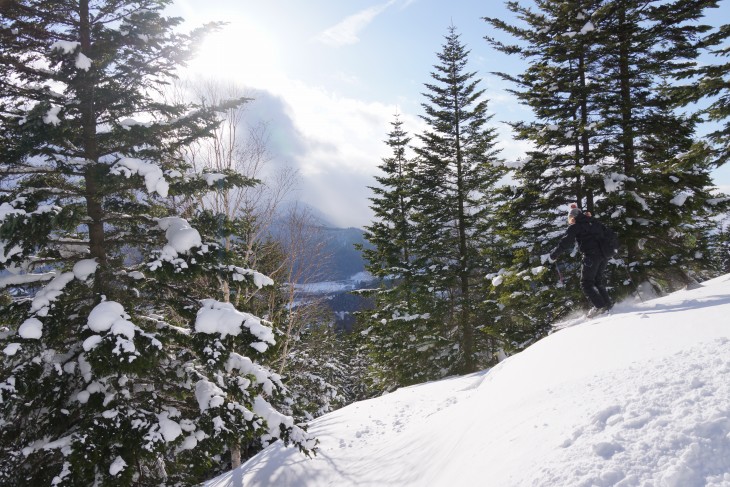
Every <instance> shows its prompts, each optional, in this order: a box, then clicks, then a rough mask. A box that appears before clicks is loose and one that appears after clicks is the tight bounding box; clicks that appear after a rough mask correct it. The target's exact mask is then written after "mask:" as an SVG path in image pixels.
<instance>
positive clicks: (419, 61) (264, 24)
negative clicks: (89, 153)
mask: <svg viewBox="0 0 730 487" xmlns="http://www.w3.org/2000/svg"><path fill="white" fill-rule="evenodd" d="M723 1H725V2H727V0H723ZM720 10H721V12H719V15H714V16H713V19H712V22H713V23H715V22H717V23H720V22H728V21H730V8H728V7H727V5H725V6H724V7H723V8H722V9H720ZM170 13H172V14H175V15H180V16H182V17H184V18H185V19H186V26H187V27H191V28H192V27H194V26H197V25H200V24H201V23H203V22H207V21H212V20H222V21H226V22H228V25H227V26H226V27H225V28H223V29H222V30H221V31H220V32H218V33H215V34H213V35H211V36H210V37H209V39H208V40H207V41H206V43H205V44H204V45H203V46H202V48H201V50H200V53H199V55H198V58H197V59H196V60H195V61H194V62H192V63H191V65H190V72H191V73H192V74H193V75H196V76H207V77H215V78H221V79H231V80H234V81H235V82H236V83H238V84H240V85H241V86H242V87H245V88H247V89H249V90H250V93H251V95H252V96H253V97H254V98H255V101H254V102H252V103H251V105H250V107H249V110H250V117H252V118H257V119H260V120H264V121H266V122H268V124H269V129H270V135H271V142H270V150H271V155H272V156H273V162H274V163H275V164H279V165H286V166H291V167H295V168H297V169H298V171H299V174H300V182H299V185H298V187H299V190H298V192H297V195H296V197H297V198H299V199H301V200H302V201H304V202H306V203H308V204H310V205H311V206H313V207H315V208H317V209H319V210H321V211H323V212H324V213H326V214H327V215H329V216H330V218H331V220H332V223H334V224H335V225H338V226H355V227H362V226H363V225H366V224H367V223H368V222H369V220H370V218H371V212H370V210H369V208H368V205H369V201H368V199H367V198H368V196H369V195H370V192H369V190H368V189H367V186H369V185H373V184H375V181H374V179H373V176H374V175H375V174H376V173H377V166H378V165H379V164H380V162H381V158H382V157H386V156H388V155H389V154H388V149H387V147H386V146H385V144H384V143H383V141H384V139H385V138H386V134H387V132H388V131H389V130H390V122H391V121H392V120H393V115H394V114H395V113H396V112H397V113H400V114H401V118H402V120H403V121H404V126H405V129H406V130H407V131H409V132H410V133H411V134H413V133H418V132H420V131H421V130H422V129H423V125H422V122H421V121H420V119H419V118H418V115H419V114H420V113H422V111H421V106H420V104H421V103H422V102H423V97H422V96H421V93H422V92H423V91H424V87H423V84H424V83H427V82H430V81H431V79H430V74H429V73H430V72H431V70H432V67H433V65H434V64H436V62H437V58H436V53H437V52H439V51H440V50H441V46H442V44H443V41H444V39H443V38H444V35H446V33H447V29H448V27H449V26H450V25H452V24H453V25H454V26H456V28H457V31H458V32H459V33H460V34H461V40H462V42H463V43H464V44H465V45H466V46H467V47H468V48H469V49H470V50H471V55H470V66H469V68H470V69H471V70H472V71H475V72H476V73H477V74H478V76H479V77H480V78H481V86H482V88H484V89H485V90H486V97H487V98H488V99H489V100H490V104H489V108H490V112H491V113H493V114H494V119H493V124H494V125H495V126H496V127H497V128H498V130H499V132H500V135H501V142H500V146H501V147H502V149H503V153H502V156H503V157H504V158H506V159H515V158H517V157H519V156H520V155H521V154H522V153H523V152H524V150H525V149H526V147H525V146H524V145H522V144H521V143H518V142H515V141H513V140H512V139H511V136H510V131H509V128H508V127H507V126H506V125H505V124H504V123H501V122H503V121H510V120H520V119H526V118H529V117H530V113H529V111H528V110H526V109H525V108H524V107H522V106H520V105H518V104H517V103H516V101H515V100H514V98H513V97H512V96H511V95H509V94H508V93H507V91H506V88H508V85H507V84H506V83H504V82H503V81H502V80H500V79H499V78H497V77H495V76H493V75H491V74H490V72H492V71H507V72H510V73H517V72H519V71H520V67H521V65H520V60H519V59H515V58H514V57H508V56H505V55H503V54H500V53H498V52H496V51H495V50H493V49H492V48H491V47H490V46H489V45H488V44H487V42H486V41H484V39H483V38H484V36H485V35H487V34H489V31H488V25H487V24H486V23H485V22H484V21H483V20H482V17H485V16H490V17H500V18H509V17H508V12H507V11H506V9H505V7H504V3H503V2H502V1H501V0H453V1H445V0H383V1H380V2H379V1H377V0H371V1H368V0H348V1H341V0H339V1H338V0H308V1H306V2H304V1H301V0H267V1H261V0H176V2H175V3H174V5H173V6H172V7H171V8H170ZM721 173H722V177H721V178H720V179H721V180H718V183H722V184H725V181H727V182H730V169H728V170H724V169H723V170H722V171H721Z"/></svg>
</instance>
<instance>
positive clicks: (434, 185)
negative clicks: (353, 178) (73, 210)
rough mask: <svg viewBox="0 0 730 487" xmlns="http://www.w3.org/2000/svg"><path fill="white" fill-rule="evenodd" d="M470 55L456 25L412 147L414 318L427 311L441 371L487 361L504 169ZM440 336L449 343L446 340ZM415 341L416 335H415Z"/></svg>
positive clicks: (434, 76)
mask: <svg viewBox="0 0 730 487" xmlns="http://www.w3.org/2000/svg"><path fill="white" fill-rule="evenodd" d="M468 56H469V51H468V50H467V49H466V47H465V46H464V45H463V44H462V42H461V41H460V39H459V35H458V33H457V32H456V28H455V27H453V26H452V27H450V28H449V31H448V34H447V35H446V36H445V43H444V45H443V47H442V50H441V52H439V53H438V54H437V57H438V60H439V63H438V64H436V65H435V66H434V71H433V72H432V73H431V77H432V79H433V81H432V83H427V84H426V85H425V87H426V91H425V92H424V94H423V95H424V97H425V98H426V102H424V103H423V104H422V107H423V109H424V112H425V113H424V115H422V118H423V120H424V121H425V122H426V125H427V128H426V130H425V132H424V133H422V134H419V135H418V139H419V143H418V144H417V145H416V146H415V147H414V149H415V151H416V154H417V156H418V158H417V165H416V168H415V172H414V178H413V181H414V183H413V188H414V194H415V196H414V202H413V217H412V218H413V221H414V224H415V227H416V237H415V239H414V241H413V243H414V245H413V254H414V257H413V265H414V266H415V267H416V269H417V271H416V272H415V273H414V276H415V279H416V280H417V281H418V283H417V284H416V285H415V286H414V288H415V289H416V290H418V295H417V296H416V297H415V299H416V303H417V306H418V308H417V309H418V313H419V314H421V315H424V314H427V315H428V316H429V321H430V322H431V323H433V326H431V325H429V328H431V329H430V330H429V332H430V335H431V336H433V337H434V340H433V341H432V342H431V343H425V344H424V350H426V351H427V352H428V354H429V355H430V356H431V357H432V359H431V361H432V362H433V363H434V364H441V363H444V361H445V363H446V366H445V368H444V367H440V369H439V373H445V374H450V373H455V372H472V371H474V370H477V369H478V368H479V367H482V366H484V364H486V363H487V362H489V361H490V360H491V359H492V356H493V352H494V350H493V349H492V348H493V347H492V345H493V344H492V343H491V340H490V338H489V335H488V333H487V332H486V329H487V328H488V327H489V326H490V324H491V317H490V316H485V315H484V314H483V313H482V301H483V297H482V295H481V293H479V292H478V291H477V289H479V288H480V286H481V284H482V282H483V277H484V274H485V269H489V268H490V267H492V266H494V264H493V263H491V262H488V261H487V260H486V259H485V258H484V256H483V255H482V254H481V253H480V250H481V249H482V248H483V247H482V242H483V240H482V239H483V238H489V233H490V231H489V225H487V224H485V222H488V221H489V214H490V211H491V209H492V205H493V203H494V198H493V192H494V189H495V186H496V183H497V181H498V180H499V178H500V177H501V176H502V174H503V172H504V170H503V165H502V162H501V160H500V159H499V158H498V152H499V151H498V149H497V148H496V138H497V134H496V129H495V128H493V127H490V126H489V121H490V119H491V115H489V114H488V111H487V100H486V98H484V90H482V89H479V81H478V78H477V75H476V73H474V72H471V71H468V70H467V64H468ZM443 339H446V340H445V341H444V340H443ZM416 340H419V337H416Z"/></svg>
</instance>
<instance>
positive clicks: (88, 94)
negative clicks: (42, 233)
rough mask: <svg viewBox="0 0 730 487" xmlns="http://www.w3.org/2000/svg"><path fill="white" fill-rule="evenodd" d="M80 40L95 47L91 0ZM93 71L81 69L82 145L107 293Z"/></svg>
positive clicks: (82, 9) (95, 246)
mask: <svg viewBox="0 0 730 487" xmlns="http://www.w3.org/2000/svg"><path fill="white" fill-rule="evenodd" d="M79 43H80V45H81V46H80V47H81V52H82V53H88V52H89V50H90V49H91V25H90V20H89V2H88V0H81V1H80V2H79ZM92 76H93V75H92V74H91V73H90V72H89V71H79V87H78V93H79V100H80V105H79V106H80V110H81V123H82V144H83V151H84V158H85V159H86V160H87V161H88V162H87V166H86V170H85V171H84V183H85V185H86V192H85V194H84V196H85V198H86V211H87V213H88V216H89V220H90V221H89V249H90V252H91V257H93V258H96V261H97V263H98V265H99V272H97V274H96V279H95V280H94V287H95V291H96V292H97V293H98V294H105V293H106V287H107V286H106V282H105V281H106V279H105V278H104V276H105V275H106V274H107V273H108V271H107V265H106V263H107V262H106V257H107V256H106V245H105V242H104V237H105V235H104V208H103V206H102V195H103V191H102V190H101V188H100V187H99V186H100V181H101V178H102V177H103V174H102V170H103V168H102V167H100V166H99V164H98V158H99V150H98V147H97V141H96V115H95V113H94V95H95V93H94V81H93V78H92Z"/></svg>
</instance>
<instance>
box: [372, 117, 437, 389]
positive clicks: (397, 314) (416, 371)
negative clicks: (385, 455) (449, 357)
mask: <svg viewBox="0 0 730 487" xmlns="http://www.w3.org/2000/svg"><path fill="white" fill-rule="evenodd" d="M391 125H392V126H393V129H392V130H391V131H390V132H389V133H388V139H387V140H386V144H387V145H388V147H389V148H390V149H391V151H392V154H391V156H390V157H387V158H384V159H383V161H382V164H381V165H380V166H379V168H380V170H381V171H382V173H383V174H382V175H381V176H376V178H375V179H376V181H377V182H378V184H379V185H378V186H375V187H371V188H370V189H371V190H372V191H373V194H374V195H375V196H373V197H372V198H371V202H372V204H371V206H370V207H371V208H372V210H373V212H374V214H375V220H374V222H373V223H372V224H371V225H369V226H367V227H365V235H364V237H365V238H366V239H367V240H368V241H369V242H370V243H371V244H372V247H369V248H362V249H361V250H362V253H363V257H364V259H365V261H366V269H367V270H368V272H370V273H371V274H372V275H373V276H374V277H376V278H377V279H378V280H379V281H380V287H379V289H377V290H375V291H373V292H371V293H370V294H371V295H372V297H373V299H374V307H373V310H367V311H364V312H362V313H360V315H359V321H360V326H361V335H362V337H363V341H364V348H365V350H367V354H368V355H369V357H370V364H371V367H370V370H369V373H368V377H369V378H368V382H369V383H370V388H371V389H372V390H374V391H383V390H391V389H394V388H396V387H398V386H401V385H409V384H415V383H419V382H423V381H425V380H428V379H429V378H433V377H434V376H433V375H431V374H433V371H434V369H433V368H432V367H431V366H430V365H432V364H429V362H430V360H431V359H432V357H431V354H430V353H429V349H430V348H431V347H432V346H433V344H434V343H438V342H442V343H441V346H446V344H445V343H444V342H443V339H441V338H440V337H437V336H435V335H434V334H433V331H432V329H431V326H432V324H431V322H430V320H429V318H428V316H426V315H424V314H419V312H418V309H419V306H418V302H417V300H416V297H417V295H418V292H417V290H416V289H415V288H414V287H415V286H416V285H417V284H419V283H420V282H421V281H420V280H418V279H417V278H416V275H415V271H416V269H415V267H414V260H415V257H416V256H415V255H414V252H413V243H414V240H415V231H416V229H415V227H414V223H413V220H412V218H413V215H412V213H413V211H414V209H413V200H414V194H413V181H414V177H415V174H414V169H415V161H414V160H413V159H412V158H409V157H408V156H407V153H406V152H407V150H408V147H409V143H410V140H411V138H410V137H409V136H408V134H407V133H406V132H405V131H404V130H403V122H402V121H401V120H400V118H399V117H398V116H396V117H395V120H394V121H393V122H392V123H391Z"/></svg>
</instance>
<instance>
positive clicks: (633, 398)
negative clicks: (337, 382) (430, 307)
mask: <svg viewBox="0 0 730 487" xmlns="http://www.w3.org/2000/svg"><path fill="white" fill-rule="evenodd" d="M618 308H619V309H618V312H616V313H615V314H613V315H611V316H606V317H602V318H598V319H596V320H593V321H590V322H587V323H584V324H581V325H577V326H574V327H571V328H566V329H563V330H560V331H558V332H556V333H554V334H552V335H550V336H549V337H547V338H545V339H543V340H541V341H540V342H538V343H536V344H535V345H533V346H532V347H530V348H528V349H527V350H525V351H524V352H522V353H520V354H517V355H515V356H513V357H510V358H509V359H507V360H505V361H504V362H502V363H501V364H499V366H497V367H495V368H493V369H491V370H488V371H484V372H480V373H477V374H472V375H469V376H464V377H455V378H452V379H447V380H443V381H439V382H434V383H428V384H422V385H418V386H413V387H409V388H404V389H400V390H398V391H396V392H394V393H392V394H389V395H386V396H383V397H380V398H376V399H371V400H368V401H363V402H359V403H356V404H352V405H350V406H348V407H346V408H343V409H341V410H338V411H335V412H333V413H330V414H327V415H325V416H323V417H321V418H318V419H317V420H315V421H313V422H312V423H311V427H310V431H312V432H313V433H314V434H315V435H316V436H317V437H318V438H319V440H320V442H321V443H320V452H319V454H318V455H317V457H315V458H314V459H311V460H310V459H307V458H305V457H303V456H301V454H299V453H298V452H297V451H296V450H295V449H293V448H286V447H283V446H282V445H281V444H274V445H272V446H271V447H269V448H268V449H267V450H265V451H263V452H262V453H260V454H259V455H258V456H256V457H254V458H253V459H251V460H250V461H249V462H247V463H246V464H245V465H243V466H242V467H241V468H240V469H238V470H235V471H233V472H230V473H228V474H226V475H224V476H222V477H219V478H218V479H215V480H213V481H210V482H209V483H208V484H206V485H207V486H208V487H228V486H235V487H238V486H241V485H245V486H247V487H252V486H272V485H275V486H277V487H286V486H292V487H293V486H296V487H302V486H354V485H357V486H372V487H376V486H378V487H382V486H413V487H416V486H429V487H434V486H448V487H454V486H459V487H461V486H495V487H509V486H545V487H547V486H551V487H554V486H560V487H570V486H576V487H577V486H587V487H588V486H599V487H600V486H617V487H629V486H649V485H651V486H656V487H659V486H667V487H700V486H711V487H720V486H724V487H728V486H730V318H729V317H730V275H727V276H723V277H720V278H717V279H714V280H712V281H708V282H706V283H704V284H703V285H702V287H700V288H699V289H695V290H691V291H681V292H677V293H674V294H672V295H670V296H666V297H663V298H659V299H655V300H652V301H649V302H646V303H640V304H633V305H623V306H622V305H619V307H618Z"/></svg>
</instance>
